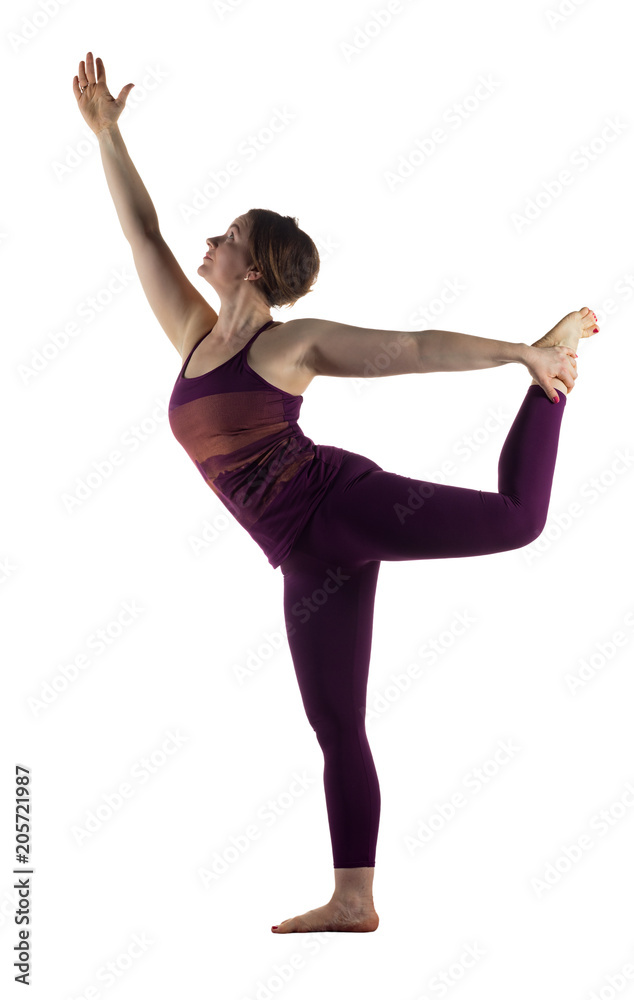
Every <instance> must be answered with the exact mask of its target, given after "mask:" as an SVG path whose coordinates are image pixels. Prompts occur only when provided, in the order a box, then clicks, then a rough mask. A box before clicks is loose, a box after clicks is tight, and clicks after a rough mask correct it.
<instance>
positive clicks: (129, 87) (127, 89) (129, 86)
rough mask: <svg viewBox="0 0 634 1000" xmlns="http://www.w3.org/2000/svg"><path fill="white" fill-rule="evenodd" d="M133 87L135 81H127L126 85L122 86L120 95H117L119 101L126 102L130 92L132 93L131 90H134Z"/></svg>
mask: <svg viewBox="0 0 634 1000" xmlns="http://www.w3.org/2000/svg"><path fill="white" fill-rule="evenodd" d="M133 87H134V84H133V83H126V85H125V87H122V88H121V91H120V92H119V96H118V97H117V100H118V101H123V103H124V104H125V102H126V101H127V99H128V95H129V93H130V91H131V90H132V88H133Z"/></svg>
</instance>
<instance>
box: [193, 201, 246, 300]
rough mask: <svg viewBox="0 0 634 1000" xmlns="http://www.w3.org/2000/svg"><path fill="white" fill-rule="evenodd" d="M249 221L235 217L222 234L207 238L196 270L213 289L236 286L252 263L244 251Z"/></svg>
mask: <svg viewBox="0 0 634 1000" xmlns="http://www.w3.org/2000/svg"><path fill="white" fill-rule="evenodd" d="M249 228H250V227H249V222H248V219H245V218H244V216H241V215H239V216H237V218H235V219H234V221H233V222H232V223H231V225H230V226H229V227H228V228H227V230H226V231H225V232H224V233H223V235H222V236H209V237H208V238H207V253H208V255H209V256H206V257H204V258H203V261H202V263H201V265H200V267H199V268H198V270H199V272H200V273H201V274H202V276H203V277H204V279H205V281H208V282H209V284H210V285H212V286H213V288H215V289H216V291H220V290H221V289H222V290H224V291H229V290H231V289H233V290H235V289H236V286H237V287H239V284H238V283H239V282H244V278H245V276H246V274H247V273H248V271H249V268H250V266H251V264H252V261H251V256H250V254H249V251H248V246H247V239H248V236H249Z"/></svg>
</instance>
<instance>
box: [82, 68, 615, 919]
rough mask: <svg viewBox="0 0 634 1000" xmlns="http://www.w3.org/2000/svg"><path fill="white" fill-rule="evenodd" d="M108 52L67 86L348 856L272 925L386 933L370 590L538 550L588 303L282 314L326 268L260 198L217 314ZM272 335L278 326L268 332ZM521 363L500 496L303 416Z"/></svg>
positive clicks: (227, 274)
mask: <svg viewBox="0 0 634 1000" xmlns="http://www.w3.org/2000/svg"><path fill="white" fill-rule="evenodd" d="M132 86H133V84H127V85H126V86H125V87H123V89H122V90H121V92H120V94H119V97H118V98H117V99H116V100H115V99H114V98H113V97H112V95H111V94H110V93H109V92H108V89H107V86H106V76H105V71H104V66H103V62H102V60H101V59H99V58H97V60H96V71H95V65H94V62H93V56H92V53H90V52H89V53H87V57H86V61H85V63H84V61H82V62H80V64H79V74H78V76H76V77H75V78H74V80H73V89H74V93H75V97H76V98H77V101H78V105H79V109H80V111H81V113H82V115H83V116H84V118H85V120H86V121H87V123H88V125H89V126H90V127H91V128H92V130H93V131H94V132H95V133H96V134H97V136H98V138H99V147H100V151H101V156H102V162H103V165H104V170H105V173H106V179H107V183H108V186H109V189H110V192H111V194H112V197H113V200H114V203H115V208H116V210H117V214H118V216H119V220H120V222H121V225H122V227H123V232H124V235H125V236H126V238H127V239H128V241H129V243H130V245H131V247H132V251H133V254H134V260H135V265H136V268H137V271H138V274H139V278H140V280H141V283H142V285H143V289H144V291H145V292H146V294H147V297H148V301H149V303H150V306H151V307H152V309H153V310H154V312H155V314H156V317H157V319H158V320H159V322H160V324H161V326H162V327H163V328H164V330H165V332H166V333H167V335H168V337H169V338H170V339H171V341H172V343H173V344H174V346H175V347H176V349H177V350H178V351H179V353H180V355H181V358H183V366H182V368H181V370H180V373H179V375H178V377H177V380H176V383H175V385H174V390H173V393H172V396H171V399H170V404H169V419H170V425H171V428H172V430H173V432H174V434H175V436H176V438H177V439H178V440H179V442H180V443H181V444H182V445H183V447H184V448H185V450H186V451H187V453H188V454H189V455H190V457H191V458H192V460H193V461H194V462H195V464H196V466H197V468H198V470H199V472H200V473H201V475H202V476H203V478H204V479H205V481H206V482H207V484H208V485H209V486H210V487H211V489H212V490H213V491H214V493H215V494H216V496H217V497H218V498H219V500H220V501H221V502H222V503H223V504H224V505H225V506H226V507H227V508H228V509H229V510H230V511H231V513H232V514H233V515H234V517H235V518H236V519H237V520H238V521H239V523H240V524H242V525H243V527H245V528H246V530H248V531H249V533H250V534H251V535H252V537H253V538H254V540H255V541H256V542H257V543H258V544H259V545H260V547H261V548H262V550H263V551H264V553H265V555H266V556H267V558H268V559H269V562H270V563H271V565H272V566H273V567H274V568H276V567H277V566H280V568H281V571H282V574H283V577H284V614H285V620H286V629H287V636H288V642H289V647H290V651H291V655H292V659H293V663H294V666H295V671H296V674H297V679H298V682H299V686H300V691H301V696H302V700H303V704H304V707H305V709H306V714H307V716H308V719H309V721H310V724H311V726H312V727H313V728H314V730H315V733H316V736H317V739H318V741H319V744H320V746H321V748H322V750H323V754H324V786H325V795H326V805H327V810H328V822H329V826H330V834H331V840H332V849H333V860H334V869H335V890H334V893H333V895H332V898H331V899H330V901H329V902H328V903H327V904H326V905H325V906H322V907H320V908H318V909H315V910H309V911H308V912H307V913H305V914H303V915H301V916H299V917H293V918H291V919H288V920H285V921H283V922H282V923H281V924H279V925H274V926H273V928H272V930H273V931H274V932H276V933H291V932H295V931H313V930H315V931H316V930H334V931H373V930H376V928H377V927H378V923H379V918H378V915H377V913H376V911H375V909H374V905H373V899H372V883H373V875H374V866H375V849H376V842H377V835H378V826H379V812H380V794H379V784H378V780H377V775H376V770H375V768H374V763H373V760H372V754H371V752H370V747H369V744H368V740H367V736H366V732H365V721H364V719H365V699H366V688H367V679H368V667H369V660H370V649H371V638H372V620H373V609H374V596H375V590H376V584H377V577H378V571H379V566H380V563H381V561H382V560H385V559H387V560H394V561H398V560H409V559H442V558H454V557H457V556H476V555H485V554H488V553H494V552H502V551H507V550H509V549H514V548H519V547H521V546H524V545H527V544H528V543H529V542H531V541H532V540H534V539H535V538H537V537H538V536H539V535H540V534H541V532H542V530H543V528H544V525H545V522H546V516H547V512H548V505H549V501H550V493H551V486H552V478H553V472H554V468H555V460H556V455H557V446H558V441H559V430H560V424H561V420H562V417H563V413H564V409H565V408H566V400H567V394H568V392H570V391H571V390H572V389H573V387H574V381H575V379H576V378H577V371H576V361H575V358H576V357H577V354H576V353H575V349H576V347H577V345H578V342H579V340H580V338H583V337H589V336H591V335H592V334H594V333H596V332H597V331H598V327H597V325H596V316H595V314H594V313H593V312H592V311H591V310H590V309H588V308H587V307H584V308H583V309H580V310H577V311H575V312H571V313H569V314H568V315H567V316H565V317H564V318H563V319H562V320H561V321H560V322H559V323H558V324H557V325H556V326H555V327H554V328H553V329H552V330H550V331H549V333H547V334H546V335H545V336H544V337H542V338H541V339H540V340H538V341H536V342H535V343H534V344H532V345H530V346H529V345H527V344H517V343H506V342H503V341H494V340H489V339H485V338H481V337H472V336H469V335H466V334H460V333H449V332H446V331H439V330H426V331H422V332H420V333H400V332H395V331H388V330H363V329H358V328H356V327H352V326H345V325H343V324H340V323H332V322H326V321H323V320H318V319H308V320H307V319H297V320H291V321H289V322H286V323H281V322H277V321H274V320H273V319H272V317H271V312H270V310H271V308H272V307H273V306H276V307H279V306H282V305H292V304H293V303H294V302H296V301H297V300H298V299H299V298H300V297H301V296H303V295H305V294H307V292H309V291H310V289H311V284H312V283H313V282H314V280H315V278H316V276H317V273H318V270H319V257H318V254H317V250H316V248H315V245H314V243H313V242H312V240H311V239H310V237H308V236H307V235H306V234H305V233H303V232H302V230H300V229H299V228H298V226H297V225H296V221H295V220H293V219H291V218H290V217H288V216H285V217H282V216H280V215H278V214H277V213H275V212H270V211H267V210H263V209H251V210H250V211H249V212H247V213H246V214H245V215H241V216H238V217H237V218H236V219H234V221H233V223H232V224H231V225H230V226H229V228H228V229H227V230H226V232H225V233H224V234H222V235H220V236H215V237H210V238H208V239H207V241H206V245H207V252H206V253H205V256H204V259H203V261H202V263H201V264H200V267H199V268H198V273H199V275H200V276H201V277H203V278H204V279H205V280H206V281H207V282H209V284H210V285H211V286H212V288H214V290H215V291H216V293H217V294H218V296H219V298H220V303H221V305H220V311H219V313H216V312H215V311H214V310H213V309H212V308H211V306H210V305H209V303H208V302H207V300H206V299H205V298H203V296H201V295H200V294H199V293H198V292H197V291H196V289H195V288H194V287H193V286H192V285H191V284H190V282H189V281H188V279H187V278H186V277H185V275H184V274H183V272H182V271H181V269H180V267H179V265H178V263H177V262H176V260H175V258H174V256H173V255H172V253H171V252H170V250H169V248H168V247H167V245H166V244H165V242H164V240H163V238H162V236H161V234H160V231H159V224H158V218H157V215H156V211H155V209H154V206H153V204H152V202H151V200H150V197H149V195H148V193H147V191H146V189H145V187H144V185H143V183H142V181H141V179H140V177H139V175H138V174H137V172H136V170H135V168H134V165H133V164H132V161H131V160H130V157H129V156H128V153H127V150H126V148H125V145H124V143H123V139H122V138H121V134H120V132H119V129H118V126H117V124H116V122H117V119H118V117H119V115H120V114H121V111H122V110H123V107H124V106H125V101H126V99H127V96H128V93H129V92H130V90H131V89H132ZM265 331H266V334H265ZM511 361H516V362H520V363H522V364H524V365H525V366H526V368H527V370H528V371H529V372H530V374H531V375H532V376H533V381H532V383H531V384H530V386H529V387H528V389H527V392H526V396H525V397H524V400H523V401H522V403H521V405H520V408H519V410H518V413H517V415H516V417H515V420H514V422H513V424H512V426H511V428H510V430H509V433H508V435H507V438H506V440H505V442H504V445H503V447H502V450H501V453H500V459H499V466H498V485H499V492H498V493H489V492H483V491H481V490H471V489H465V488H463V487H457V486H446V485H441V484H439V483H428V482H423V481H418V480H414V479H410V478H408V477H406V476H399V475H397V474H395V473H391V472H385V471H384V470H383V469H381V468H380V467H379V466H378V465H377V464H376V462H373V461H372V460H370V459H368V458H365V457H364V456H362V455H358V454H356V453H354V452H348V451H345V450H344V449H342V448H337V447H333V446H323V445H315V444H314V442H313V441H311V440H310V438H308V437H306V436H305V435H304V434H303V433H302V431H301V429H300V428H299V426H298V423H297V420H298V416H299V411H300V407H301V403H302V398H303V397H302V393H303V392H304V391H305V390H306V388H307V387H308V386H309V385H310V382H311V381H312V379H313V378H314V377H315V375H334V376H343V377H368V376H369V375H370V374H376V373H377V371H379V370H380V371H379V373H380V374H384V375H398V374H411V373H415V372H431V371H467V370H475V369H480V368H491V367H494V366H497V365H501V364H506V363H508V362H511Z"/></svg>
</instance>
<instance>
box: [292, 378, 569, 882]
mask: <svg viewBox="0 0 634 1000" xmlns="http://www.w3.org/2000/svg"><path fill="white" fill-rule="evenodd" d="M566 399H567V397H566V394H565V393H564V392H560V393H559V403H551V401H550V399H549V398H548V397H547V396H546V393H545V392H544V391H543V389H542V388H541V386H539V385H530V386H529V388H528V391H527V393H526V396H525V398H524V400H523V402H522V405H521V406H520V408H519V411H518V413H517V416H516V417H515V420H514V421H513V424H512V425H511V427H510V429H509V432H508V435H507V437H506V440H505V442H504V444H503V446H502V450H501V452H500V458H499V462H498V489H499V492H498V493H486V492H483V491H482V490H471V489H466V488H464V487H462V486H445V485H442V484H440V483H428V482H425V481H423V480H417V479H410V478H409V477H407V476H399V475H397V474H396V473H393V472H385V471H384V470H383V469H381V468H380V466H378V465H377V464H376V462H373V461H372V460H371V459H369V458H365V457H364V456H363V455H357V454H356V453H355V452H348V454H347V455H346V456H345V457H344V460H343V462H342V465H341V468H340V469H339V472H338V473H337V476H336V477H335V479H334V480H333V482H332V483H331V486H330V490H329V492H328V493H327V494H326V496H325V498H324V499H323V500H322V502H321V503H320V504H319V506H318V507H317V508H316V510H315V511H314V513H313V514H312V515H311V517H310V518H309V520H308V522H307V523H306V525H305V526H304V528H303V529H302V531H301V532H300V534H299V535H298V537H297V539H296V541H295V544H294V545H293V548H292V550H291V553H290V555H289V556H288V558H287V559H285V560H284V562H283V563H282V564H281V570H282V574H283V576H284V616H285V621H286V631H287V637H288V643H289V647H290V651H291V656H292V659H293V664H294V667H295V673H296V675H297V680H298V682H299V688H300V692H301V696H302V701H303V704H304V708H305V710H306V715H307V717H308V721H309V722H310V725H311V726H312V728H313V729H314V730H315V734H316V736H317V740H318V742H319V745H320V747H321V749H322V751H323V754H324V789H325V794H326V808H327V811H328V824H329V827H330V838H331V841H332V852H333V860H334V867H335V868H365V867H369V868H371V867H374V864H375V852H376V843H377V838H378V832H379V815H380V810H381V795H380V791H379V781H378V778H377V773H376V768H375V766H374V761H373V759H372V753H371V751H370V745H369V743H368V738H367V735H366V731H365V711H366V695H367V684H368V669H369V665H370V652H371V646H372V624H373V617H374V597H375V592H376V584H377V579H378V574H379V566H380V564H381V560H383V559H388V560H390V561H399V560H404V559H447V558H455V557H456V556H482V555H488V554H490V553H493V552H504V551H507V550H509V549H517V548H521V547H522V546H524V545H528V544H529V542H532V541H534V539H536V538H537V537H538V536H539V535H540V534H541V532H542V531H543V529H544V525H545V524H546V517H547V514H548V505H549V503H550V493H551V488H552V480H553V474H554V471H555V461H556V457H557V446H558V443H559V429H560V425H561V419H562V416H563V412H564V409H565V407H566Z"/></svg>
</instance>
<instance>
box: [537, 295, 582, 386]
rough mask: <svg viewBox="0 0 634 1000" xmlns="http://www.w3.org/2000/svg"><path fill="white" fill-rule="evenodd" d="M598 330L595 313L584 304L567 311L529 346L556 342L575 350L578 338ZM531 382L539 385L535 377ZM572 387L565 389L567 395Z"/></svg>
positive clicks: (553, 345)
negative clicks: (580, 307) (574, 309)
mask: <svg viewBox="0 0 634 1000" xmlns="http://www.w3.org/2000/svg"><path fill="white" fill-rule="evenodd" d="M598 331H599V324H598V323H597V317H596V313H594V312H593V311H592V309H589V308H588V306H584V307H583V309H578V310H576V311H575V312H571V313H568V315H567V316H564V318H563V319H560V320H559V322H558V323H556V324H555V326H554V327H553V328H552V330H549V331H548V333H546V334H544V336H543V337H540V338H539V340H536V341H535V343H534V344H531V347H556V346H557V345H558V344H563V345H564V346H565V347H572V349H573V350H574V351H576V350H577V347H578V345H579V341H580V340H582V339H583V338H585V337H592V336H594V334H595V333H598ZM573 364H574V366H575V368H576V366H577V362H576V361H573ZM532 384H533V385H539V383H538V382H536V381H535V379H533V383H532ZM560 385H561V383H560ZM573 389H574V384H573V385H572V386H571V387H570V388H569V389H568V390H567V392H568V395H570V393H571V392H572V390H573Z"/></svg>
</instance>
